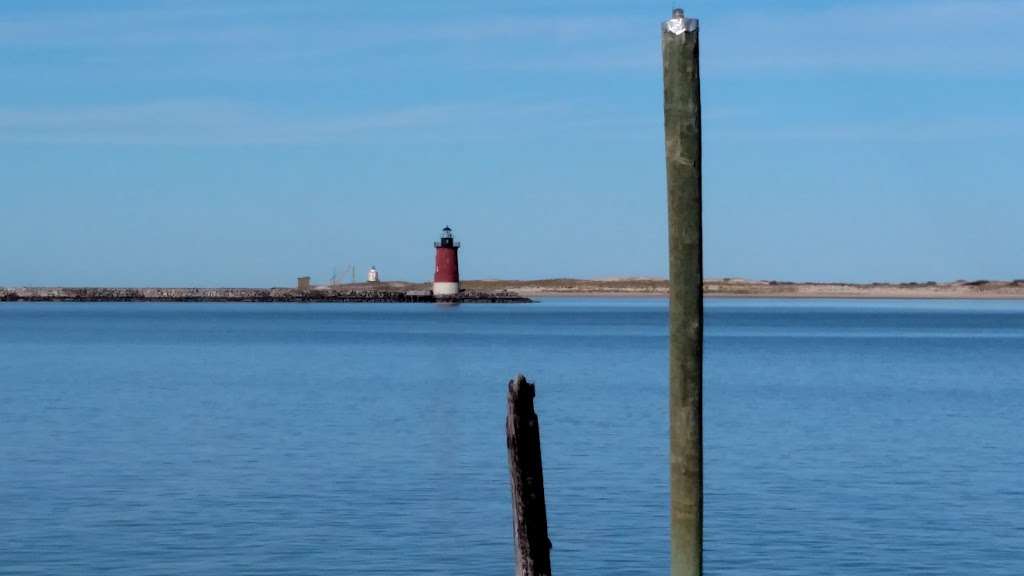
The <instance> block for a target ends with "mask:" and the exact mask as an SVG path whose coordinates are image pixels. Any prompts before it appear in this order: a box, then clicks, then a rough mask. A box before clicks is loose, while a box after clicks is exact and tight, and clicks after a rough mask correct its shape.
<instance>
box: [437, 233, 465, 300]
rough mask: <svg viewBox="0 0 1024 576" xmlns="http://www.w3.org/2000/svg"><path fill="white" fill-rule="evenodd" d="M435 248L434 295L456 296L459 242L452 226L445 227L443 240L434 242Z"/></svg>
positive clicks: (457, 289)
mask: <svg viewBox="0 0 1024 576" xmlns="http://www.w3.org/2000/svg"><path fill="white" fill-rule="evenodd" d="M434 248H436V249H437V257H436V260H435V265H434V296H455V295H457V294H458V293H459V243H458V242H456V241H455V236H454V235H453V234H452V229H451V228H449V227H448V226H445V227H444V230H442V231H441V241H440V242H434Z"/></svg>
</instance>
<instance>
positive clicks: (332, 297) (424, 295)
mask: <svg viewBox="0 0 1024 576" xmlns="http://www.w3.org/2000/svg"><path fill="white" fill-rule="evenodd" d="M19 301H20V302H408V303H414V302H421V303H430V302H437V303H453V304H455V303H467V304H469V303H487V304H505V303H528V302H533V300H531V299H529V298H524V297H522V296H520V295H518V294H516V293H515V292H509V291H504V290H499V291H488V292H484V291H476V290H466V291H463V292H460V293H459V294H454V295H451V296H434V295H433V293H431V292H429V291H422V290H420V291H412V290H366V289H360V290H344V289H326V290H322V289H317V290H298V289H294V288H0V302H19Z"/></svg>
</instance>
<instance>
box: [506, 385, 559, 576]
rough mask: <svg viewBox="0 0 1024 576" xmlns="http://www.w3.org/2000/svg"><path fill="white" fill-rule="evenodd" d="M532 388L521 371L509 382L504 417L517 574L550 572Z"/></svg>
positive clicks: (527, 575)
mask: <svg viewBox="0 0 1024 576" xmlns="http://www.w3.org/2000/svg"><path fill="white" fill-rule="evenodd" d="M534 393H535V389H534V386H533V384H530V383H529V382H527V381H526V377H525V376H523V375H522V374H520V375H518V376H516V377H515V379H514V380H512V381H511V382H509V383H508V417H507V419H506V420H505V431H506V434H507V437H506V441H507V444H508V468H509V475H510V476H511V479H512V523H513V531H514V536H515V550H516V576H550V575H551V556H550V553H551V541H550V540H548V516H547V508H546V506H545V504H544V471H543V466H542V465H541V458H540V423H539V422H538V421H537V413H536V412H534V409H533V397H534Z"/></svg>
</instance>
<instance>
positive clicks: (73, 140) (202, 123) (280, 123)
mask: <svg viewBox="0 0 1024 576" xmlns="http://www.w3.org/2000/svg"><path fill="white" fill-rule="evenodd" d="M578 115H579V114H578V113H575V112H574V111H573V108H572V107H571V106H567V105H565V104H563V103H543V104H522V103H507V102H506V103H493V102H491V103H463V104H450V105H436V106H428V105H420V106H409V107H403V108H396V109H392V110H385V111H366V112H361V113H356V112H353V113H351V114H349V115H345V116H338V115H334V114H331V113H328V112H322V111H321V112H317V111H309V110H306V111H302V112H301V113H298V114H292V115H287V114H285V113H282V112H281V111H280V110H268V109H261V108H255V107H252V106H244V105H238V104H231V103H227V102H203V101H165V102H146V103H133V104H120V105H113V106H73V107H63V108H10V107H8V108H0V143H49V144H155V145H200V146H202V145H250V144H254V145H262V144H325V143H335V142H346V141H356V140H362V141H365V140H367V139H370V138H375V137H381V136H382V135H384V136H385V137H387V135H389V134H394V133H395V132H393V131H401V133H402V137H403V138H420V139H426V140H430V141H443V140H446V139H450V138H453V137H454V138H458V139H459V140H463V141H466V140H493V139H496V138H502V137H503V135H507V134H508V133H511V132H517V131H520V130H525V129H526V127H528V126H537V125H538V124H542V125H547V126H549V125H551V124H552V123H553V122H561V123H562V124H563V125H566V126H569V125H571V122H572V121H573V120H572V119H573V118H575V117H578ZM496 125H501V126H502V127H503V132H496V131H495V130H494V126H496Z"/></svg>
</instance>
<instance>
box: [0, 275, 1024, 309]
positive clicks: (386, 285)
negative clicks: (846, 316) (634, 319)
mask: <svg viewBox="0 0 1024 576" xmlns="http://www.w3.org/2000/svg"><path fill="white" fill-rule="evenodd" d="M704 296H705V297H707V298H764V299H784V298H793V299H851V300H856V299H866V300H881V299H898V300H1020V299H1024V280H1013V281H989V280H978V281H970V282H968V281H957V282H945V283H940V282H909V283H901V284H898V283H872V284H853V283H815V282H803V283H802V282H772V281H758V280H742V279H710V280H707V281H706V282H705V283H704ZM666 297H668V281H667V280H665V279H659V278H612V279H603V280H583V279H573V278H557V279H543V280H469V281H465V282H463V292H462V293H461V294H460V295H459V296H458V297H456V298H454V299H446V298H435V297H434V296H433V295H432V294H431V293H430V285H429V284H423V283H421V284H414V283H409V282H382V283H373V284H369V283H363V284H340V285H335V286H318V287H313V288H312V289H309V290H298V289H294V288H86V287H83V288H62V287H23V288H0V302H4V301H7V302H11V301H32V302H50V301H52V302H69V301H70V302H129V301H130V302H442V301H443V302H448V301H455V302H467V303H469V302H494V303H499V302H500V303H504V302H529V301H530V300H531V299H536V298H666Z"/></svg>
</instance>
